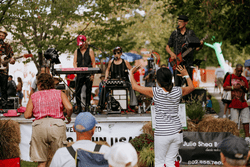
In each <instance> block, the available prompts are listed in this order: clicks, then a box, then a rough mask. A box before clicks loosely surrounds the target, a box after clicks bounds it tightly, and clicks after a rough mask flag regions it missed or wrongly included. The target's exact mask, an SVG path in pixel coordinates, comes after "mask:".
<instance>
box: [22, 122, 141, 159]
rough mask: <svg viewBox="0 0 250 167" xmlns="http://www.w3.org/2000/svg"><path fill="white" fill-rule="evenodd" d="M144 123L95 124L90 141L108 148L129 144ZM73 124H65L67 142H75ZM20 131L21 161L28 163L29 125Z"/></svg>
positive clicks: (23, 125) (25, 125) (30, 127)
mask: <svg viewBox="0 0 250 167" xmlns="http://www.w3.org/2000/svg"><path fill="white" fill-rule="evenodd" d="M144 124H145V122H110V123H109V122H105V123H98V124H96V129H95V133H94V135H93V137H92V141H106V142H107V143H108V144H109V145H110V146H112V145H113V144H115V143H117V142H129V141H130V140H131V139H133V138H135V137H136V136H139V135H140V134H141V133H142V130H141V129H142V127H143V125H144ZM73 125H74V123H70V124H66V135H67V140H68V141H69V142H75V141H76V133H75V132H74V131H73ZM20 129H21V143H20V145H19V146H20V150H21V159H22V160H25V161H30V157H29V148H30V140H31V134H32V126H31V124H20Z"/></svg>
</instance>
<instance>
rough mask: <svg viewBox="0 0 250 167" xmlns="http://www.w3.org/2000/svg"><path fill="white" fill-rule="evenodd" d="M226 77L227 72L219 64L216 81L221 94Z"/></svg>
mask: <svg viewBox="0 0 250 167" xmlns="http://www.w3.org/2000/svg"><path fill="white" fill-rule="evenodd" d="M224 75H225V71H224V70H223V69H222V68H221V67H220V65H219V64H218V67H217V68H216V70H215V77H216V78H215V79H216V82H217V83H216V84H217V86H218V88H219V91H220V93H222V92H221V88H222V86H223V79H224Z"/></svg>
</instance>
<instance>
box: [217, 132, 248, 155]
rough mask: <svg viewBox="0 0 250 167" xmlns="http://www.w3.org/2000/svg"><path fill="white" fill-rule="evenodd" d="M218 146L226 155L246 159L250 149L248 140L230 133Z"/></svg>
mask: <svg viewBox="0 0 250 167" xmlns="http://www.w3.org/2000/svg"><path fill="white" fill-rule="evenodd" d="M218 148H219V149H220V150H221V152H222V153H223V155H224V156H225V157H227V158H230V159H237V160H240V159H246V158H247V155H248V151H249V148H248V145H247V142H246V141H245V140H244V139H243V138H240V137H237V136H234V135H230V136H228V137H226V138H225V139H224V140H222V141H221V142H220V143H219V145H218Z"/></svg>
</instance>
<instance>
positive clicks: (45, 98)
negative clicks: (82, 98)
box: [24, 73, 73, 167]
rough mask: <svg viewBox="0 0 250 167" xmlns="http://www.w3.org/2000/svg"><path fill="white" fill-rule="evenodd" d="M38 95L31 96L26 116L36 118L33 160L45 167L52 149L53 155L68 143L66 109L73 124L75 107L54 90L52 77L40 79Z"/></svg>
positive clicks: (44, 74) (62, 94) (32, 141)
mask: <svg viewBox="0 0 250 167" xmlns="http://www.w3.org/2000/svg"><path fill="white" fill-rule="evenodd" d="M37 87H38V90H39V91H38V92H35V93H33V94H32V95H31V97H30V99H29V102H28V104H27V108H26V111H25V113H24V117H25V118H26V119H29V118H31V117H32V116H34V117H35V120H34V122H33V123H32V136H31V142H30V159H31V160H32V161H37V162H38V166H39V167H43V166H44V167H45V165H46V162H47V155H48V147H49V146H50V147H51V151H52V154H53V155H54V153H55V152H56V150H57V149H58V148H60V147H63V145H64V144H66V124H65V123H64V121H63V120H64V119H65V117H64V115H63V109H64V108H65V109H66V112H67V115H66V119H67V120H68V123H70V121H71V114H72V110H73V109H72V105H71V103H70V102H69V100H68V98H67V96H66V94H65V93H63V92H62V91H61V90H56V89H55V88H54V79H53V77H52V76H51V75H50V74H47V73H42V74H40V75H38V76H37Z"/></svg>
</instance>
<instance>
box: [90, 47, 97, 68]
mask: <svg viewBox="0 0 250 167" xmlns="http://www.w3.org/2000/svg"><path fill="white" fill-rule="evenodd" d="M89 55H90V58H91V62H92V67H93V68H95V67H96V64H95V55H94V51H93V50H92V49H89Z"/></svg>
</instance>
